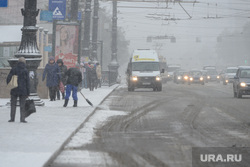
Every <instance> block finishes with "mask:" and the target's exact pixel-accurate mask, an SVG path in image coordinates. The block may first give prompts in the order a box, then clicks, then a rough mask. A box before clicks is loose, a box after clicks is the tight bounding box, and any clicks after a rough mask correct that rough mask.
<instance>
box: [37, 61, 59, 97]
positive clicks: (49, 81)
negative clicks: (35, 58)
mask: <svg viewBox="0 0 250 167" xmlns="http://www.w3.org/2000/svg"><path fill="white" fill-rule="evenodd" d="M46 76H47V78H46V86H47V87H48V88H49V96H50V101H55V100H56V91H57V90H58V85H59V80H60V78H61V77H60V69H59V67H58V65H57V64H56V63H55V59H54V57H50V58H49V62H48V64H46V66H45V69H44V71H43V79H42V80H43V81H44V79H45V77H46Z"/></svg>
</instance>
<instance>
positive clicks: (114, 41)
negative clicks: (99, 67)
mask: <svg viewBox="0 0 250 167" xmlns="http://www.w3.org/2000/svg"><path fill="white" fill-rule="evenodd" d="M111 50H112V54H111V62H110V63H109V71H112V72H115V77H117V76H118V68H119V64H118V62H117V0H113V17H112V45H111Z"/></svg>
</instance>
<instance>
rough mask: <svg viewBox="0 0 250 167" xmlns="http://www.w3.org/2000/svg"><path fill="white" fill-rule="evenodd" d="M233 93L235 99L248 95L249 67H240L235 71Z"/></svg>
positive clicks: (249, 88) (249, 93) (249, 85)
mask: <svg viewBox="0 0 250 167" xmlns="http://www.w3.org/2000/svg"><path fill="white" fill-rule="evenodd" d="M233 93H234V97H237V98H242V95H250V66H242V67H239V69H238V70H237V73H236V76H235V77H234V81H233Z"/></svg>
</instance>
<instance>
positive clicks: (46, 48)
mask: <svg viewBox="0 0 250 167" xmlns="http://www.w3.org/2000/svg"><path fill="white" fill-rule="evenodd" d="M44 51H47V52H52V47H51V46H45V47H44Z"/></svg>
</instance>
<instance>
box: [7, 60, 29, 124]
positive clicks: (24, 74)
mask: <svg viewBox="0 0 250 167" xmlns="http://www.w3.org/2000/svg"><path fill="white" fill-rule="evenodd" d="M13 75H17V78H18V79H17V84H18V86H17V87H16V88H13V89H11V91H10V95H11V112H10V120H9V122H14V121H15V116H16V104H17V98H18V97H19V102H20V113H21V114H20V116H21V117H20V121H21V122H22V123H27V121H25V102H26V98H27V97H28V96H29V94H30V80H29V72H28V70H27V68H26V60H25V58H24V57H20V58H19V60H18V63H17V65H16V67H14V68H12V69H11V70H10V73H9V75H8V77H7V79H6V82H7V84H8V83H9V82H10V81H11V78H12V76H13Z"/></svg>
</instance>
